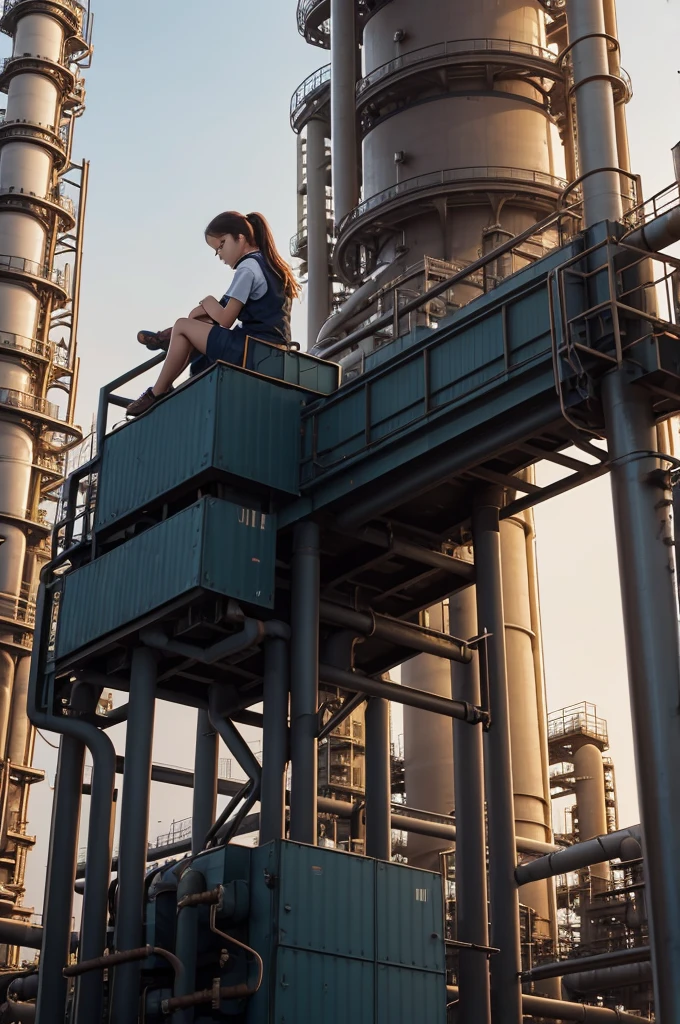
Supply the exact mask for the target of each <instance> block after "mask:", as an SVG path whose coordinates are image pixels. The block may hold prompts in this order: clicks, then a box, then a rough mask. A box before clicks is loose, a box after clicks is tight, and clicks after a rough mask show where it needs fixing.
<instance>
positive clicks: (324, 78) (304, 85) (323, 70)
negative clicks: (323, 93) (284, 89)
mask: <svg viewBox="0 0 680 1024" xmlns="http://www.w3.org/2000/svg"><path fill="white" fill-rule="evenodd" d="M330 80H331V65H330V64H324V65H323V67H320V68H317V70H316V71H314V72H312V74H311V75H308V76H307V78H305V80H304V82H301V83H300V85H299V86H298V87H297V89H296V90H295V92H294V93H293V95H292V97H291V101H290V116H291V119H292V117H293V115H294V114H295V113H296V112H297V110H298V109H299V107H301V106H302V104H303V103H304V101H305V100H306V99H307V98H308V97H309V96H311V95H312V93H314V92H316V91H317V89H320V88H321V86H322V85H326V84H328V83H330Z"/></svg>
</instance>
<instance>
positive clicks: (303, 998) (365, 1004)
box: [259, 947, 444, 1024]
mask: <svg viewBox="0 0 680 1024" xmlns="http://www.w3.org/2000/svg"><path fill="white" fill-rule="evenodd" d="M271 990H272V991H273V992H274V996H273V998H274V1001H275V1005H274V1012H273V1013H271V1012H270V1014H269V1015H268V1016H267V1017H264V1016H262V1017H260V1018H259V1019H260V1020H262V1021H264V1020H268V1021H271V1022H272V1024H375V994H374V990H375V979H374V966H373V964H372V963H369V962H366V961H365V960H349V959H347V958H345V957H339V956H322V955H321V954H319V953H309V952H306V951H305V950H296V949H285V948H283V947H280V948H279V950H278V952H277V957H276V977H275V979H274V985H273V986H272V989H271ZM400 1020H404V1021H405V1018H400ZM416 1020H418V1021H421V1020H422V1021H425V1020H427V1018H424V1017H414V1018H412V1021H411V1022H410V1024H415V1021H416ZM443 1020H444V1018H441V1021H442V1024H443ZM385 1024H387V1022H385ZM428 1024H429V1022H428ZM432 1024H435V1018H432Z"/></svg>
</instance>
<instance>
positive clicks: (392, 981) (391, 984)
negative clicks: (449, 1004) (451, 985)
mask: <svg viewBox="0 0 680 1024" xmlns="http://www.w3.org/2000/svg"><path fill="white" fill-rule="evenodd" d="M376 996H377V1008H376V1015H375V1024H446V977H445V975H443V974H430V973H429V972H427V971H409V970H406V969H404V968H399V967H386V966H384V965H383V964H378V966H377V967H376Z"/></svg>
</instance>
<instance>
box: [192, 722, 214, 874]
mask: <svg viewBox="0 0 680 1024" xmlns="http://www.w3.org/2000/svg"><path fill="white" fill-rule="evenodd" d="M217 761H218V743H217V733H216V732H215V730H214V729H213V727H212V725H211V724H210V716H209V714H208V712H207V711H206V710H204V709H200V710H199V712H198V717H197V719H196V755H195V758H194V793H193V805H192V812H191V852H192V854H193V855H194V856H196V854H197V853H200V852H201V850H202V849H203V843H204V842H205V837H206V836H207V834H208V829H209V828H210V826H211V825H212V823H213V822H214V820H215V810H216V807H217Z"/></svg>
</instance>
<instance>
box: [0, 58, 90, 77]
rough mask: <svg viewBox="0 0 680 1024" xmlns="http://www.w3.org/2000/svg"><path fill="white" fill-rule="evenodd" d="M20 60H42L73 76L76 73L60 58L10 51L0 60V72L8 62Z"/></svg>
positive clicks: (6, 66) (7, 65)
mask: <svg viewBox="0 0 680 1024" xmlns="http://www.w3.org/2000/svg"><path fill="white" fill-rule="evenodd" d="M20 60H44V61H46V62H47V63H48V64H52V65H54V67H55V68H60V69H61V70H63V71H66V72H68V74H70V75H73V76H74V77H75V75H76V72H75V71H72V70H71V69H70V67H69V66H68V65H69V62H68V61H66V62H63V61H60V60H55V59H54V57H46V56H45V55H44V54H42V53H12V54H10V56H9V57H5V58H4V60H2V61H0V74H2V72H3V71H4V70H5V68H8V67H9V65H10V64H13V63H14V62H15V61H20Z"/></svg>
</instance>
